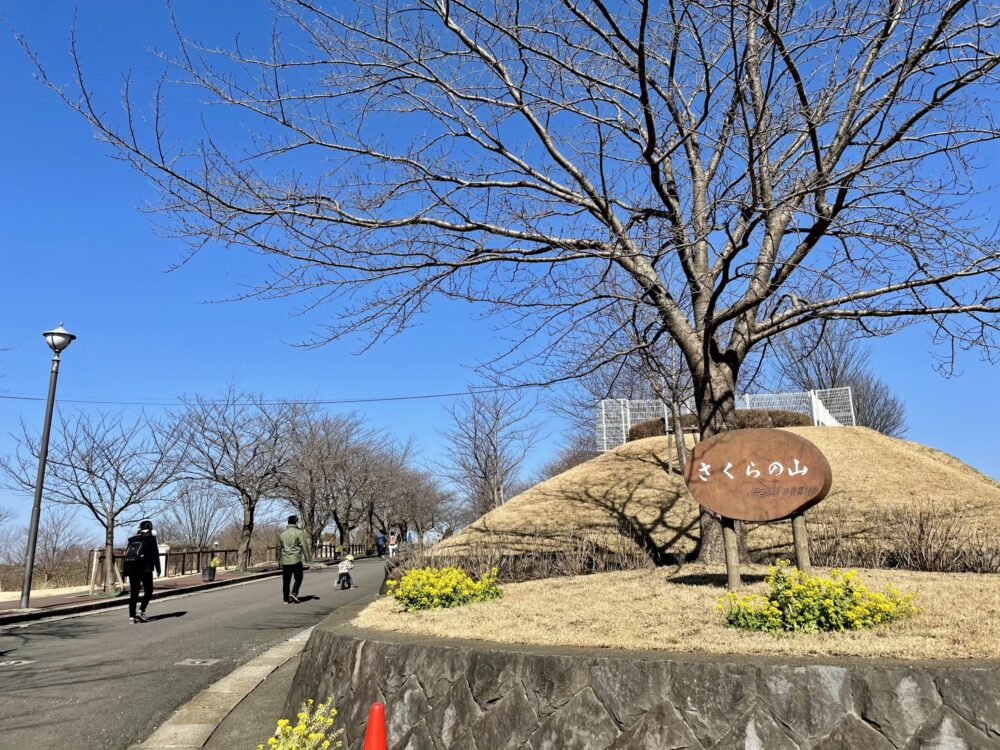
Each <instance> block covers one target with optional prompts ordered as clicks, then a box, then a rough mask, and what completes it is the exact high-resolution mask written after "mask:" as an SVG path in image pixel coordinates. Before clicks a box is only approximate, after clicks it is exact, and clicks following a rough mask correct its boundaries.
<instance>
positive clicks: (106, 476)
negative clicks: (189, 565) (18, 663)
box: [0, 412, 180, 586]
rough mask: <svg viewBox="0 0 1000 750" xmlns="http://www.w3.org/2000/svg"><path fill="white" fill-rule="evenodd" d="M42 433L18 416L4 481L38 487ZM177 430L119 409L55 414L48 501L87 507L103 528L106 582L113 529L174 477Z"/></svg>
mask: <svg viewBox="0 0 1000 750" xmlns="http://www.w3.org/2000/svg"><path fill="white" fill-rule="evenodd" d="M38 444H39V439H38V437H37V436H36V435H34V434H33V433H32V432H31V431H30V430H29V429H28V427H27V426H26V425H25V424H24V423H23V422H22V424H21V436H20V438H19V443H18V447H17V451H16V453H15V454H14V455H12V456H7V457H5V458H3V459H0V471H2V472H3V473H4V474H6V476H7V479H8V482H7V485H6V486H7V487H9V488H10V489H14V490H18V491H21V492H24V493H30V492H33V491H34V488H35V470H36V469H37V467H38V448H39V445H38ZM176 445H177V438H176V435H175V434H174V433H173V432H171V431H170V430H166V429H163V427H162V425H160V424H159V423H157V422H154V421H153V420H150V419H148V418H146V417H136V418H133V419H129V418H126V417H125V416H124V415H122V414H96V415H90V414H86V413H83V412H77V413H74V414H72V415H71V416H68V417H66V416H63V415H60V416H59V421H58V424H57V427H56V430H55V434H54V436H53V441H52V443H51V444H50V446H49V455H48V461H47V463H46V474H45V495H46V499H47V500H48V501H49V502H54V503H58V504H60V505H66V506H74V507H78V508H82V509H84V510H86V511H87V512H88V513H89V514H90V515H92V516H93V517H94V520H96V521H97V523H98V524H100V526H101V528H103V529H104V566H105V568H104V585H105V586H108V585H110V583H111V581H112V576H113V571H112V565H113V558H112V552H113V549H114V539H115V530H116V529H117V528H119V527H120V526H122V525H125V524H130V523H133V522H134V521H136V520H138V518H139V517H140V516H141V515H148V514H149V513H150V512H152V511H153V509H154V507H155V506H157V505H158V504H160V503H161V502H162V500H163V499H164V497H165V495H166V494H167V490H168V488H169V487H170V485H171V484H172V483H173V482H174V481H175V480H176V478H177V473H178V469H179V465H180V460H179V458H178V455H177V451H176V450H175V447H176Z"/></svg>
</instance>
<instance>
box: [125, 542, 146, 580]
mask: <svg viewBox="0 0 1000 750" xmlns="http://www.w3.org/2000/svg"><path fill="white" fill-rule="evenodd" d="M142 543H143V540H142V539H129V541H128V547H126V548H125V560H124V561H123V562H122V573H128V572H129V571H130V570H132V569H133V568H134V567H135V566H136V564H137V563H138V562H139V558H140V557H142Z"/></svg>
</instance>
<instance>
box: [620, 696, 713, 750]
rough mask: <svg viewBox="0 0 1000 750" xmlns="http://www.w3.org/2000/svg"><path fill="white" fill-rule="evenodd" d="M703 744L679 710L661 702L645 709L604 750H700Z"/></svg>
mask: <svg viewBox="0 0 1000 750" xmlns="http://www.w3.org/2000/svg"><path fill="white" fill-rule="evenodd" d="M704 747H706V746H705V745H702V744H701V742H699V741H698V738H697V737H695V735H694V732H692V731H691V729H690V727H688V725H687V724H686V723H684V719H683V718H682V717H681V715H680V712H678V711H677V709H675V708H674V707H673V706H671V705H670V704H669V703H667V702H663V703H660V704H659V705H657V706H654V707H653V708H651V709H650V710H649V711H648V712H646V715H645V716H643V718H642V719H641V720H640V721H639V722H638V723H637V724H635V726H633V727H630V728H629V729H628V730H627V731H626V732H625V733H624V734H622V735H621V736H619V737H618V739H617V740H615V741H614V742H613V743H611V745H610V746H609V747H608V750H702V749H703V748H704Z"/></svg>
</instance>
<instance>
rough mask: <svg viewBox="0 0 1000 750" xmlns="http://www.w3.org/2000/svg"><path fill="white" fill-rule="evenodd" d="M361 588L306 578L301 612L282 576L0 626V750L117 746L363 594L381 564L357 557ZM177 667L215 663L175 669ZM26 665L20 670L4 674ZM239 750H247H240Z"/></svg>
mask: <svg viewBox="0 0 1000 750" xmlns="http://www.w3.org/2000/svg"><path fill="white" fill-rule="evenodd" d="M354 573H355V575H354V579H355V583H356V584H358V586H359V589H357V590H355V591H340V590H337V589H335V584H336V580H337V573H336V569H335V568H328V569H324V570H315V571H308V572H307V573H306V575H305V580H304V582H303V585H302V592H301V593H300V596H305V597H308V596H311V597H313V598H311V599H309V600H307V601H303V602H302V603H301V604H284V603H283V602H282V601H281V579H280V578H269V579H264V580H261V581H255V582H251V583H247V584H245V585H239V586H231V587H228V588H223V589H217V590H215V591H206V592H203V593H199V594H192V595H189V596H179V597H172V598H169V599H163V600H160V601H153V602H151V603H150V605H149V610H148V614H149V615H150V620H151V621H150V622H148V623H145V624H140V625H132V624H130V623H129V622H128V611H127V609H112V610H110V611H104V612H100V613H97V614H92V615H87V616H84V617H74V618H69V619H64V620H47V621H46V620H42V621H39V622H35V623H30V624H27V625H24V626H21V627H18V626H10V627H8V628H7V629H5V630H0V750H14V749H15V748H28V747H59V748H67V750H105V749H107V750H119V749H121V750H124V748H127V747H129V746H130V745H132V744H134V743H136V742H139V741H142V740H144V739H145V738H146V737H148V736H149V735H150V734H151V733H152V732H153V730H154V729H155V728H156V727H157V726H158V725H159V724H161V723H162V722H163V721H164V720H165V719H167V718H168V717H169V716H170V715H171V714H172V713H173V712H174V711H175V710H176V709H177V708H179V707H180V706H182V705H183V704H184V703H186V702H187V701H189V700H190V699H191V698H193V697H194V696H195V695H196V694H197V693H199V692H200V691H201V690H203V689H204V688H206V687H208V686H209V685H210V684H211V683H213V682H214V681H215V680H217V679H219V678H220V677H222V676H224V675H226V674H228V673H229V672H231V671H232V670H233V669H235V668H236V667H237V666H239V665H240V664H243V663H244V662H247V661H249V660H250V659H252V658H254V657H255V656H258V655H259V654H261V653H262V652H264V651H266V650H267V649H268V648H270V647H271V646H273V645H275V644H277V643H280V642H281V641H283V640H286V639H288V638H290V637H291V636H292V635H294V634H295V633H298V632H300V631H302V630H304V629H305V628H308V627H309V626H311V625H315V624H316V623H317V622H319V621H320V620H322V619H323V618H324V617H325V616H326V615H328V614H329V613H330V612H331V611H332V610H334V609H336V608H337V607H339V606H341V605H344V604H348V603H351V602H356V601H358V600H360V599H363V598H370V597H373V596H374V595H375V593H376V592H377V591H378V587H379V584H380V583H381V581H382V575H383V564H382V563H381V561H378V560H363V561H359V562H358V563H357V565H356V567H355V570H354ZM185 659H218V660H219V661H218V662H216V663H214V664H210V665H202V666H179V665H178V662H181V661H183V660H185ZM16 660H26V661H30V662H31V663H30V664H22V665H16V666H3V665H2V663H3V662H9V661H16ZM248 746H252V744H251V743H250V742H248Z"/></svg>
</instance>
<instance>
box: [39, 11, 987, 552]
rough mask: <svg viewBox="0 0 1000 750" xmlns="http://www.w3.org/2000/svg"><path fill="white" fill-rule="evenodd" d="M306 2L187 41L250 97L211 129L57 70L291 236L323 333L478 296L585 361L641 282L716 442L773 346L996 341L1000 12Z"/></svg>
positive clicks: (225, 81) (123, 138) (227, 97)
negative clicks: (798, 336) (983, 194)
mask: <svg viewBox="0 0 1000 750" xmlns="http://www.w3.org/2000/svg"><path fill="white" fill-rule="evenodd" d="M275 5H276V8H275V18H274V25H273V31H272V33H271V34H270V36H269V38H268V43H267V44H264V45H263V47H264V48H266V49H261V48H253V49H252V48H251V47H252V46H251V45H247V44H246V43H245V42H244V40H242V39H241V40H238V41H237V42H234V43H232V44H230V45H228V46H226V45H219V44H199V43H197V42H195V41H193V40H190V39H188V38H187V37H185V35H184V34H183V32H182V31H181V30H180V29H178V33H177V40H178V41H177V45H178V47H177V49H176V50H175V51H174V54H173V58H172V60H171V62H170V64H171V65H172V68H173V69H172V72H171V73H172V74H171V75H165V76H164V79H163V80H164V81H171V82H172V81H174V80H178V83H179V84H180V85H181V86H182V87H183V93H182V94H179V95H178V96H183V104H178V106H177V107H176V109H175V110H174V111H175V112H177V113H180V116H181V117H186V118H188V119H189V121H190V122H191V123H192V124H197V123H199V120H198V112H197V111H195V110H193V109H192V108H191V106H190V102H191V101H192V97H191V95H190V93H189V92H190V91H191V89H192V88H193V89H195V90H196V91H197V92H198V94H199V95H200V97H201V99H202V101H203V102H204V106H205V107H215V108H222V109H224V110H230V111H232V113H233V115H234V116H231V117H218V118H202V119H201V120H200V122H201V125H202V127H204V128H207V129H208V130H209V132H207V133H202V132H201V131H200V129H198V128H197V126H196V127H192V128H187V129H186V130H185V129H184V128H178V127H170V126H168V123H171V122H172V119H171V117H170V111H171V104H172V102H173V101H174V100H173V99H172V96H173V91H174V89H172V88H171V86H170V85H169V84H166V83H165V84H164V85H162V86H159V87H158V88H157V89H156V90H155V92H154V93H153V94H152V95H151V96H142V97H136V98H133V93H132V91H131V89H130V87H129V85H128V83H127V84H126V89H125V93H124V97H123V102H122V104H123V106H122V107H110V106H107V105H105V104H102V103H100V102H99V100H98V98H97V96H96V95H95V93H94V92H93V91H92V90H91V88H90V86H89V84H88V81H87V80H86V77H85V75H84V71H85V70H86V65H85V63H84V62H83V61H81V60H80V58H79V56H78V55H77V54H76V47H75V42H74V49H73V53H74V63H75V68H74V69H75V72H76V77H77V86H76V87H75V89H70V88H66V87H62V86H60V85H59V84H58V83H57V82H54V81H50V79H49V78H48V77H47V74H46V71H45V69H44V68H43V66H41V65H39V66H38V71H39V76H40V77H41V78H42V79H43V80H44V81H46V82H48V83H49V85H50V86H51V87H52V89H53V90H54V91H56V92H57V93H58V94H59V95H60V96H61V97H62V98H63V100H64V101H66V102H67V103H68V104H69V105H70V106H72V107H73V108H75V109H76V110H77V111H78V112H80V113H81V114H82V115H83V116H84V117H85V118H86V119H87V120H88V121H89V122H90V123H91V124H92V125H93V126H94V127H95V128H96V130H97V133H98V134H99V137H101V138H102V139H104V141H106V142H107V143H108V144H110V145H111V146H112V147H113V148H114V149H115V150H116V153H117V155H118V156H120V157H122V158H123V159H125V160H127V161H128V162H129V163H130V164H131V165H132V166H133V167H134V168H135V169H137V170H139V171H140V172H141V173H143V174H144V175H146V176H148V177H149V178H150V179H151V180H152V182H153V183H154V184H155V185H156V186H157V187H158V188H159V190H160V192H161V195H162V197H163V202H162V209H163V211H164V213H165V215H166V221H167V222H168V223H169V225H170V226H172V227H173V228H174V229H175V230H176V233H177V234H178V235H179V236H181V237H183V238H185V239H186V240H188V241H190V243H191V245H192V247H193V248H194V249H195V250H198V249H200V248H203V247H206V246H213V245H224V246H226V247H242V248H246V249H248V250H249V251H252V252H254V253H261V254H264V255H265V256H268V257H269V258H271V259H272V260H273V261H274V276H273V277H272V278H270V279H268V280H267V281H265V282H264V283H262V285H261V286H260V288H259V289H258V290H257V291H258V293H259V295H261V296H264V297H280V296H284V295H298V294H302V295H306V296H307V297H308V299H309V300H310V305H311V306H312V307H313V309H315V307H316V306H317V305H320V304H323V303H332V304H336V305H337V307H336V308H335V312H334V314H333V315H331V318H332V321H333V322H332V323H331V325H330V326H329V328H327V329H326V330H324V331H322V332H321V333H320V335H319V337H318V338H319V339H320V340H329V339H332V338H335V337H337V336H341V335H348V334H353V333H356V332H358V331H364V332H366V333H367V334H368V335H369V336H370V337H371V338H372V339H380V338H382V337H386V336H391V335H393V334H394V333H396V332H398V331H400V330H401V329H403V328H405V327H406V326H407V325H409V324H410V323H411V322H413V320H414V319H415V318H416V317H417V316H418V315H419V314H420V313H422V312H424V311H426V310H427V309H428V308H429V307H431V301H432V299H433V298H435V297H437V298H446V299H452V300H461V301H463V302H471V303H476V304H479V305H481V306H482V307H483V309H486V310H489V311H490V312H492V313H494V314H498V315H499V316H500V317H499V324H500V325H501V326H503V327H504V328H505V329H508V330H509V329H511V327H512V326H513V325H518V324H520V326H521V331H522V332H521V334H520V335H518V336H515V342H514V349H516V350H518V351H520V352H522V353H525V354H526V355H528V356H530V355H531V354H532V353H533V352H540V353H539V354H538V355H537V356H531V357H530V358H531V360H532V361H533V362H535V363H538V362H541V363H542V365H544V363H545V358H546V356H547V354H548V352H549V350H551V349H552V348H562V347H569V349H568V350H569V351H579V353H580V355H581V356H580V357H579V360H578V362H579V365H578V367H577V368H576V373H577V374H584V373H586V372H587V371H589V370H590V369H591V368H592V367H593V366H594V365H595V364H597V363H600V362H601V361H602V357H603V356H604V355H603V352H602V351H601V350H600V349H599V348H597V349H595V348H593V347H590V348H588V347H586V346H580V345H578V344H579V342H577V341H575V340H574V338H575V332H576V331H577V330H578V329H579V328H580V326H581V325H582V324H583V322H584V321H587V320H589V319H592V318H594V317H595V316H600V315H601V314H602V313H603V311H604V310H605V308H606V307H607V306H608V305H609V304H618V303H619V302H621V301H624V302H625V303H626V304H628V305H631V306H634V307H635V309H636V310H641V311H645V312H648V313H649V315H650V316H652V317H653V318H655V320H656V325H655V326H653V327H651V328H649V329H648V336H649V337H650V338H649V339H648V340H647V341H646V342H644V345H645V344H649V345H650V346H652V344H653V343H654V342H655V341H657V340H658V339H659V338H661V337H669V338H671V339H672V340H673V341H674V342H675V343H676V345H677V347H678V348H679V349H680V351H681V353H682V354H683V358H684V362H685V364H686V367H687V369H688V371H689V374H690V377H691V381H692V384H693V388H694V398H695V406H696V412H697V417H698V422H699V429H700V431H701V433H702V435H703V436H705V437H710V436H711V435H714V434H716V433H718V432H722V431H724V430H727V429H731V428H732V427H733V426H734V425H735V424H736V422H735V419H736V417H735V392H734V391H735V389H736V383H737V381H738V378H739V376H740V372H741V370H742V369H744V366H745V364H746V362H747V358H748V357H749V356H750V355H751V353H752V352H753V351H755V350H759V349H760V348H761V347H762V346H765V345H766V343H767V342H768V341H769V340H770V339H772V338H773V337H775V336H776V335H778V334H781V333H783V332H785V331H788V330H791V329H793V328H795V327H796V326H799V325H803V324H805V323H809V322H811V321H815V320H855V321H863V322H864V323H865V325H866V326H867V330H869V331H870V332H872V333H874V334H884V333H887V332H889V331H891V330H894V329H896V328H899V327H901V326H904V325H907V324H912V323H919V322H924V323H926V324H928V325H929V326H933V327H934V329H935V331H936V334H937V335H938V337H939V338H940V339H943V340H945V341H946V343H947V344H948V345H949V348H950V346H951V345H953V346H955V347H977V348H980V349H982V350H984V351H985V352H987V353H988V354H992V353H993V352H994V351H995V344H996V340H995V337H996V333H997V330H998V318H997V314H998V313H1000V250H998V248H997V244H996V241H995V237H994V236H993V235H992V230H991V228H990V225H989V222H982V221H979V220H978V217H976V216H972V215H970V212H969V210H968V205H967V202H966V196H967V195H969V194H970V193H972V192H974V191H975V190H976V189H977V188H978V187H979V184H978V181H977V180H976V172H977V170H978V169H979V168H981V167H985V166H986V165H987V164H988V161H987V160H982V162H979V161H976V160H974V159H973V158H972V157H973V155H974V154H975V150H976V149H977V147H979V146H981V145H982V144H983V143H987V142H991V141H994V140H996V139H997V138H998V137H1000V127H998V125H997V123H996V119H995V116H996V112H997V109H996V93H997V90H998V87H1000V77H998V76H997V68H998V66H1000V34H997V28H998V24H1000V8H998V7H997V5H996V3H995V2H993V1H992V0H923V1H921V2H904V1H903V0H886V1H885V2H879V3H873V2H870V1H869V0H841V1H840V2H835V3H826V2H800V1H796V0H768V1H767V2H764V1H763V0H760V1H755V2H746V0H690V1H689V2H684V3H678V2H664V3H651V2H649V1H648V0H623V1H622V2H617V3H607V2H600V1H598V0H579V1H573V0H561V1H557V2H532V3H520V2H504V1H502V0H482V1H475V2H474V1H472V0H415V1H414V2H409V1H406V2H404V1H402V0H400V1H397V0H389V1H388V2H384V1H383V0H358V1H357V2H351V3H337V4H333V3H331V4H330V5H327V4H325V3H321V2H319V1H318V0H315V1H314V0H286V1H281V0H279V1H278V2H277V3H276V4H275ZM269 28H272V27H269ZM168 55H169V53H168ZM126 80H127V81H128V79H126ZM139 100H141V101H150V102H151V106H152V109H153V111H152V112H145V111H141V110H140V106H139V105H138V104H136V102H137V101H139ZM119 112H121V113H122V115H121V118H122V119H120V120H116V119H115V114H112V113H119ZM196 131H197V134H195V133H196ZM178 133H189V134H190V137H189V138H184V137H183V136H180V137H178ZM539 333H543V334H546V341H547V342H548V344H547V345H546V346H545V347H543V348H541V349H539V348H538V347H533V346H532V344H533V343H536V342H537V341H538V334H539ZM518 341H519V342H520V343H518ZM538 377H539V378H543V379H544V378H545V377H546V374H544V373H543V374H542V375H540V376H538ZM701 526H702V529H701V542H702V545H701V559H702V560H703V561H704V560H719V559H721V557H722V535H721V534H722V532H721V526H720V525H719V523H718V520H717V519H716V518H715V517H714V516H712V515H711V514H709V513H707V512H706V513H704V514H703V515H702V517H701Z"/></svg>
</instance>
